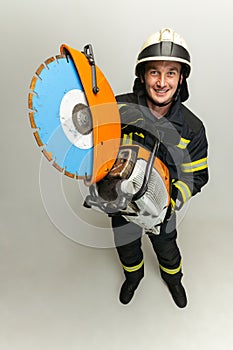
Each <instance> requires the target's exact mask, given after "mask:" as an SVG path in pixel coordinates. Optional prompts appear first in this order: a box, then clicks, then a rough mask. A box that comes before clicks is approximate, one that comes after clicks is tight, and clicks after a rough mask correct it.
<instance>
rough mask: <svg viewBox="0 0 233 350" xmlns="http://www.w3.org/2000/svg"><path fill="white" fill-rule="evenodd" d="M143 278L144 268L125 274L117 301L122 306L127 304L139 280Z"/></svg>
mask: <svg viewBox="0 0 233 350" xmlns="http://www.w3.org/2000/svg"><path fill="white" fill-rule="evenodd" d="M143 276H144V268H143V267H142V268H140V269H139V270H138V271H134V272H126V271H125V277H126V279H125V281H124V283H123V284H122V286H121V290H120V295H119V299H120V302H121V303H122V304H128V303H129V302H130V300H131V299H132V298H133V296H134V292H135V290H136V289H137V287H138V285H139V283H140V281H141V279H142V278H143Z"/></svg>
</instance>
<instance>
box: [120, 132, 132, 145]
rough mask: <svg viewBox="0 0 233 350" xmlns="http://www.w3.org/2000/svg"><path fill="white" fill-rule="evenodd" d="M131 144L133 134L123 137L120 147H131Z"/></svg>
mask: <svg viewBox="0 0 233 350" xmlns="http://www.w3.org/2000/svg"><path fill="white" fill-rule="evenodd" d="M132 143H133V133H132V132H131V133H130V134H129V135H127V134H124V135H123V141H122V145H132Z"/></svg>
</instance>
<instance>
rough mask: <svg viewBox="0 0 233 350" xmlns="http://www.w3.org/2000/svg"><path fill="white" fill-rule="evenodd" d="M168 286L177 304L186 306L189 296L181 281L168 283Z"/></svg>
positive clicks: (181, 306) (182, 306)
mask: <svg viewBox="0 0 233 350" xmlns="http://www.w3.org/2000/svg"><path fill="white" fill-rule="evenodd" d="M167 286H168V289H169V291H170V293H171V295H172V298H173V300H174V302H175V304H176V305H177V306H178V307H180V308H184V307H185V306H186V305H187V297H186V293H185V289H184V287H183V286H182V284H181V282H178V283H177V284H169V283H167Z"/></svg>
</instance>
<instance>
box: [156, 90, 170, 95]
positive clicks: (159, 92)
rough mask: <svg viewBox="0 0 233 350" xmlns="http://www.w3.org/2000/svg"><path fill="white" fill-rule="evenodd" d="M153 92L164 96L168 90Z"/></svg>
mask: <svg viewBox="0 0 233 350" xmlns="http://www.w3.org/2000/svg"><path fill="white" fill-rule="evenodd" d="M155 92H156V93H157V94H166V93H167V92H168V90H161V89H156V90H155Z"/></svg>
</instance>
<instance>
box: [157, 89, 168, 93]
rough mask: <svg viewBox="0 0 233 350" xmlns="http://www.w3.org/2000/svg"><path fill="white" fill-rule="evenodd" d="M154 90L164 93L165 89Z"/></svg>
mask: <svg viewBox="0 0 233 350" xmlns="http://www.w3.org/2000/svg"><path fill="white" fill-rule="evenodd" d="M156 92H159V93H164V92H166V90H156Z"/></svg>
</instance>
